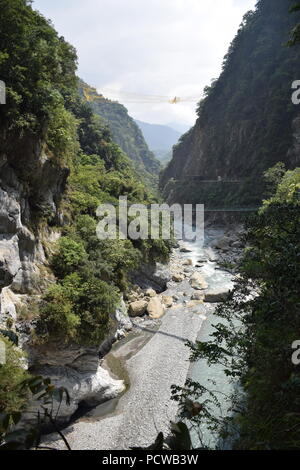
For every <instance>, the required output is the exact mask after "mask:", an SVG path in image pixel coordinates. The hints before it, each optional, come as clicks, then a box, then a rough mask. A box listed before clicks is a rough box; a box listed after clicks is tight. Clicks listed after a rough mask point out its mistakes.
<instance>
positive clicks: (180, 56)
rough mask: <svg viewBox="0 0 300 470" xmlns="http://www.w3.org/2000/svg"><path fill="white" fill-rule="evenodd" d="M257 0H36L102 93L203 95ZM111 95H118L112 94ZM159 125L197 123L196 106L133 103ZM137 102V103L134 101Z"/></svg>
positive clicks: (137, 111)
mask: <svg viewBox="0 0 300 470" xmlns="http://www.w3.org/2000/svg"><path fill="white" fill-rule="evenodd" d="M255 3H256V0H214V1H211V0H85V1H82V0H35V1H34V7H35V8H36V9H38V10H39V11H40V12H41V13H42V14H44V15H45V16H46V17H47V18H51V20H52V21H53V23H54V25H55V27H56V29H57V30H58V32H59V33H60V34H61V35H63V36H64V37H65V38H66V40H68V41H69V42H70V43H72V44H73V45H74V46H75V47H76V49H77V51H78V55H79V71H78V73H79V75H80V76H81V77H82V78H83V79H84V80H85V81H87V82H88V83H90V84H91V85H93V86H95V87H97V88H98V89H99V90H100V91H101V90H102V89H114V90H119V91H120V92H132V93H139V94H142V95H163V96H175V95H176V96H191V95H195V96H197V97H199V99H200V97H201V94H202V90H203V88H204V86H205V85H207V84H209V83H210V80H211V79H212V78H215V77H217V76H218V75H219V73H220V70H221V63H222V59H223V56H224V55H225V53H226V51H227V49H228V46H229V44H230V42H231V40H232V39H233V37H234V35H235V34H236V31H237V28H238V26H239V24H240V22H241V20H242V16H243V14H244V13H246V11H248V10H249V9H251V8H253V7H254V6H255ZM112 97H113V96H112ZM119 100H120V101H121V102H123V103H124V104H125V105H126V107H127V108H128V109H129V112H130V114H131V115H132V116H133V117H135V118H138V119H140V120H144V121H147V122H156V123H168V122H171V121H173V122H174V121H176V122H181V123H188V124H192V123H193V121H194V120H195V104H194V103H181V104H176V105H171V104H168V103H159V104H152V103H138V104H135V103H130V102H129V101H130V100H128V99H126V98H125V97H124V96H123V95H120V98H119ZM131 101H133V99H131Z"/></svg>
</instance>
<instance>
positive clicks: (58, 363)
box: [24, 344, 125, 423]
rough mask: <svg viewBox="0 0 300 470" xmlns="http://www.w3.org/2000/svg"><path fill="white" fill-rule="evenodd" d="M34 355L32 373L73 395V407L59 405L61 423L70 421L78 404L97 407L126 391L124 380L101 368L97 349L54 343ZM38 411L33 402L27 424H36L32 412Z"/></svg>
mask: <svg viewBox="0 0 300 470" xmlns="http://www.w3.org/2000/svg"><path fill="white" fill-rule="evenodd" d="M31 352H32V354H33V357H31V360H33V364H34V365H33V366H32V367H31V369H30V370H31V372H33V373H34V374H36V375H42V376H44V377H50V378H51V381H52V383H53V384H54V385H57V386H59V387H65V388H66V389H67V390H68V392H69V394H70V398H71V404H70V405H67V404H66V403H65V402H63V403H62V404H61V406H60V409H59V414H58V421H59V422H62V423H64V422H66V421H68V419H69V418H70V417H71V416H72V414H73V413H74V412H75V411H76V410H77V408H78V405H79V403H82V402H83V403H85V404H87V405H89V406H94V405H97V404H100V403H102V402H104V401H106V400H110V399H111V398H115V397H117V396H118V395H119V394H120V393H122V392H123V391H124V389H125V385H124V382H123V380H115V379H113V378H112V377H111V376H110V375H109V372H108V371H107V370H105V369H103V368H102V367H101V365H100V362H99V355H98V348H84V347H80V346H78V345H68V346H62V345H61V344H57V345H56V344H53V345H47V346H45V347H42V348H40V349H35V350H33V351H31ZM38 408H39V405H38V403H36V402H32V403H31V406H30V407H29V409H28V412H27V413H26V415H25V417H24V421H26V422H27V423H28V422H30V421H34V415H33V417H32V412H33V413H34V414H35V413H36V412H37V410H38ZM54 411H56V410H54Z"/></svg>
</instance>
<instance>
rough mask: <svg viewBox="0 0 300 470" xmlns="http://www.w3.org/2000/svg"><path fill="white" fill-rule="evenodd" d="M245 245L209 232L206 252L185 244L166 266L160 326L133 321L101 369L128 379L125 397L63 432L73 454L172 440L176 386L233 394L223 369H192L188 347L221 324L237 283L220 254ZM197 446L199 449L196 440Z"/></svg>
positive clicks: (220, 231)
mask: <svg viewBox="0 0 300 470" xmlns="http://www.w3.org/2000/svg"><path fill="white" fill-rule="evenodd" d="M225 231H226V234H225ZM230 237H231V238H230ZM226 243H227V246H225V245H226ZM232 244H233V245H235V247H233V246H232ZM230 245H231V246H230ZM237 245H238V246H237ZM217 246H222V247H223V248H222V250H220V249H217ZM239 246H240V245H239V243H237V235H236V228H232V227H231V228H229V229H226V228H224V227H218V228H213V227H208V228H207V229H206V231H205V244H204V246H203V243H202V242H201V243H200V242H187V241H184V242H182V241H181V242H179V246H178V247H177V248H176V249H174V250H173V252H172V255H171V259H170V263H169V265H168V269H169V271H170V278H171V280H170V281H169V282H168V283H167V290H166V291H165V292H163V293H162V294H159V297H160V298H164V299H169V305H168V308H166V313H165V315H164V316H163V317H162V318H161V319H159V320H151V319H149V317H135V318H132V319H131V320H132V323H133V330H132V332H131V333H129V334H128V335H127V336H126V338H124V339H122V340H120V341H118V342H117V343H115V345H114V346H113V348H112V350H111V351H110V352H109V353H108V355H107V356H105V357H104V359H103V361H102V364H101V365H102V367H104V368H107V369H108V370H110V373H111V374H112V375H113V376H114V378H117V379H120V380H123V381H124V383H125V385H126V390H125V391H124V392H123V394H122V395H121V396H119V397H118V398H115V399H112V400H109V401H108V402H105V403H103V404H101V405H99V406H97V407H96V408H93V409H90V410H89V411H86V412H85V413H84V414H83V416H81V417H79V418H78V419H76V420H75V421H73V422H72V424H71V425H70V426H69V427H68V428H66V429H65V430H64V434H65V435H66V437H67V439H68V442H69V444H70V446H71V448H72V449H129V448H130V447H137V446H144V447H147V446H149V445H150V444H151V443H152V442H153V441H154V440H155V438H156V436H157V434H158V432H160V431H162V432H163V433H164V434H165V435H167V434H168V432H169V424H170V421H175V420H176V419H177V415H178V404H177V403H176V402H175V401H173V400H171V386H172V385H173V384H175V385H178V386H184V384H185V381H186V379H187V377H191V378H193V379H195V380H199V379H200V380H201V381H202V380H204V381H205V383H207V381H209V380H216V381H217V382H218V383H217V387H218V388H219V389H220V390H222V391H224V390H225V388H227V389H228V391H229V388H230V385H229V384H228V380H226V378H225V376H223V374H222V373H221V371H220V370H219V369H218V368H216V367H213V368H208V367H207V366H206V365H205V364H199V363H195V364H192V365H191V364H190V362H189V356H190V350H189V348H188V347H187V346H186V342H187V341H192V342H194V341H196V340H197V339H198V340H200V341H201V340H205V339H207V336H208V334H209V332H210V330H211V328H212V327H211V325H212V324H213V323H214V321H215V319H216V317H214V309H215V307H216V304H217V302H218V301H220V300H222V299H223V298H225V297H226V295H227V294H228V292H229V291H230V289H232V287H233V280H234V279H233V277H234V276H233V275H232V274H231V273H229V272H228V271H226V270H225V269H223V268H222V267H221V266H219V264H218V262H219V260H220V258H221V259H222V256H220V255H221V254H222V255H225V256H226V257H228V252H230V255H231V256H232V255H233V254H234V253H235V254H236V255H237V254H238V252H239V250H240V248H239ZM198 275H199V277H198ZM180 276H181V277H182V279H181V277H180ZM197 280H198V281H197ZM197 282H200V283H201V282H202V283H203V282H204V283H205V285H202V286H201V285H200V286H199V285H197ZM203 287H204V288H205V289H203ZM203 297H204V301H203ZM224 387H225V388H224ZM203 432H204V434H203V438H204V441H206V444H207V445H216V442H214V437H213V436H211V435H210V433H209V432H208V431H207V430H205V429H204V430H203ZM46 440H47V442H48V444H51V446H53V445H54V446H55V447H56V448H59V449H63V448H64V443H63V442H62V441H61V440H60V439H58V438H57V436H54V435H53V436H51V437H49V436H47V438H46ZM194 440H195V442H194V444H195V445H197V444H199V443H198V442H197V433H195V435H194ZM49 441H50V442H49Z"/></svg>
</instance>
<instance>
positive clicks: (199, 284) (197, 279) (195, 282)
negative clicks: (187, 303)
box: [190, 272, 208, 290]
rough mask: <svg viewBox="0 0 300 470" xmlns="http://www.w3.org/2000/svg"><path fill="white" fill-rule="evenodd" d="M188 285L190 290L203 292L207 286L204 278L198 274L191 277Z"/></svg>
mask: <svg viewBox="0 0 300 470" xmlns="http://www.w3.org/2000/svg"><path fill="white" fill-rule="evenodd" d="M190 284H191V286H192V288H193V289H196V290H204V289H207V288H208V284H207V282H206V281H205V279H204V277H203V276H202V275H201V274H200V273H198V272H196V273H194V274H193V275H192V277H191V278H190Z"/></svg>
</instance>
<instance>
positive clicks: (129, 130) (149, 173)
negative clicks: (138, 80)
mask: <svg viewBox="0 0 300 470" xmlns="http://www.w3.org/2000/svg"><path fill="white" fill-rule="evenodd" d="M80 94H81V96H82V97H83V99H85V100H87V101H88V102H89V103H90V105H91V107H92V109H93V111H94V112H95V114H97V115H98V116H100V117H101V118H103V119H104V120H105V122H106V123H107V124H108V125H109V128H110V129H111V132H112V136H113V139H114V141H115V142H116V143H117V144H118V145H119V146H120V147H121V149H122V150H123V152H125V153H126V155H127V156H128V157H129V158H130V159H131V160H132V161H133V163H134V167H135V168H136V170H137V172H138V173H139V174H140V175H141V176H142V177H143V178H144V180H145V181H146V182H147V183H148V186H149V185H150V186H151V185H155V184H156V183H157V176H158V174H159V172H160V169H161V166H160V163H159V161H158V160H156V158H155V156H154V154H153V153H152V152H151V151H150V150H149V148H148V146H147V143H146V142H145V139H144V136H143V134H142V131H141V130H140V128H139V127H138V126H137V124H136V123H135V121H134V119H133V118H132V117H130V116H129V114H128V111H127V109H126V108H125V106H123V105H122V104H120V103H118V102H117V101H111V100H109V99H106V98H105V97H103V96H102V95H99V94H98V93H97V90H96V89H95V88H93V87H91V86H89V85H87V84H86V83H84V82H83V81H80Z"/></svg>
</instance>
